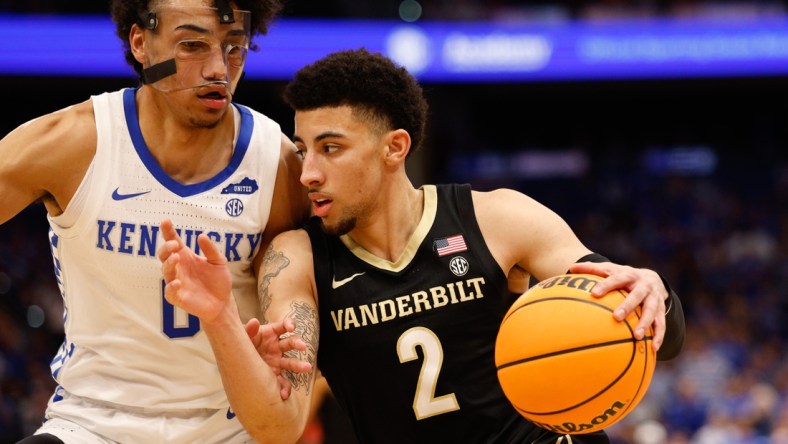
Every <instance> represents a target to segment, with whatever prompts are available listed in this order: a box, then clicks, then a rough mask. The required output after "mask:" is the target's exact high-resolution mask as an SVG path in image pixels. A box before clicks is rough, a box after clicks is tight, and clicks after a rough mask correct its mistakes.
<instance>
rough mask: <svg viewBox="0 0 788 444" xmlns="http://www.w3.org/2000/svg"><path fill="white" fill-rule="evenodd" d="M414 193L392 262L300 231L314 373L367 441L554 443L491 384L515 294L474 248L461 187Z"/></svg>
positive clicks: (475, 237) (342, 240) (316, 232)
mask: <svg viewBox="0 0 788 444" xmlns="http://www.w3.org/2000/svg"><path fill="white" fill-rule="evenodd" d="M423 190H424V213H423V215H422V218H421V221H420V223H419V225H418V227H417V229H416V231H415V233H414V234H413V236H412V238H411V239H410V241H409V243H408V245H407V247H406V248H405V251H404V252H403V254H402V256H401V257H400V258H399V259H398V260H397V261H396V262H393V263H392V262H389V261H386V260H383V259H381V258H379V257H376V256H374V255H372V254H371V253H369V252H368V251H366V250H364V249H363V248H362V247H360V246H359V245H358V244H355V243H354V242H353V241H352V239H350V237H348V236H341V237H336V236H327V235H326V234H324V233H323V232H322V231H321V229H320V226H319V225H320V221H319V219H317V218H313V219H312V220H311V221H310V223H309V224H308V225H307V232H308V233H309V236H310V239H311V243H312V249H313V253H314V264H315V265H314V269H315V281H316V283H317V291H318V305H319V313H320V345H319V350H318V368H320V369H321V371H322V372H323V374H324V375H325V377H326V380H327V381H328V383H329V386H330V387H331V389H332V392H333V393H334V395H335V396H336V398H337V400H338V402H339V404H340V405H341V406H342V407H343V409H344V410H345V411H346V412H347V414H348V416H349V417H350V419H351V422H352V423H353V427H354V429H355V432H356V434H357V437H358V439H359V441H360V442H362V443H365V444H367V443H397V444H401V443H513V442H518V443H519V442H523V443H526V442H527V443H532V442H556V438H557V437H558V435H555V434H553V433H551V432H548V431H546V430H542V429H539V428H537V427H536V426H534V425H533V424H531V423H530V422H528V421H526V420H525V419H524V418H523V417H522V416H520V414H519V413H517V412H516V410H515V409H514V408H513V407H512V405H511V403H510V402H509V401H508V399H507V398H506V397H505V395H504V394H503V391H502V390H501V388H500V385H499V383H498V377H497V373H496V368H495V356H494V353H495V339H496V336H497V333H498V328H499V326H500V323H501V321H502V319H503V316H504V315H505V314H506V311H507V309H508V307H509V306H510V305H511V303H512V302H513V301H514V300H515V298H516V296H517V295H514V294H512V293H511V292H509V290H508V286H507V280H506V276H505V275H504V273H503V271H502V270H501V268H500V267H499V266H498V264H497V262H496V261H495V259H494V258H493V256H492V254H491V253H490V251H489V250H488V248H487V246H486V244H485V242H484V239H483V237H482V234H481V231H480V229H479V226H478V224H477V222H476V216H475V214H474V209H473V202H472V199H471V190H470V187H469V186H468V185H439V186H434V185H426V186H424V187H423ZM501 229H505V227H501ZM575 442H576V441H575Z"/></svg>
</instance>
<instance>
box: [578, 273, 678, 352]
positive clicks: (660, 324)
mask: <svg viewBox="0 0 788 444" xmlns="http://www.w3.org/2000/svg"><path fill="white" fill-rule="evenodd" d="M569 271H570V272H571V273H585V274H594V275H597V276H602V277H604V278H605V279H604V280H603V281H601V282H599V283H598V284H596V285H595V286H594V288H593V290H592V294H593V295H594V296H597V297H601V296H604V295H606V294H607V293H609V292H611V291H613V290H618V289H621V290H625V291H626V292H627V293H628V296H627V297H626V298H625V299H624V302H622V303H621V304H620V305H619V306H618V307H617V308H616V309H615V310H614V311H613V317H614V318H615V319H616V320H618V321H621V320H623V319H625V318H626V317H627V315H628V314H629V313H631V312H632V311H634V310H635V308H637V307H638V306H640V321H639V322H638V324H637V326H635V333H634V334H635V338H637V339H643V337H644V336H645V334H646V330H648V327H649V326H651V325H653V326H654V340H653V342H652V343H653V346H654V350H655V351H656V350H659V348H660V347H661V346H662V342H663V340H664V339H665V300H667V298H668V292H667V290H666V289H665V285H664V284H663V283H662V279H661V278H660V277H659V275H658V274H657V273H656V272H655V271H653V270H649V269H646V268H634V267H630V266H627V265H619V264H614V263H612V262H578V263H575V264H572V266H571V267H569Z"/></svg>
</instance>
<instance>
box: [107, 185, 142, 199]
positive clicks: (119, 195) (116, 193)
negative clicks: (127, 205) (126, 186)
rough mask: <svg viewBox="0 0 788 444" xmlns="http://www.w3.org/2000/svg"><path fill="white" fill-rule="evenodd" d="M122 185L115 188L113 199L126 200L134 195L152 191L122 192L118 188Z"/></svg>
mask: <svg viewBox="0 0 788 444" xmlns="http://www.w3.org/2000/svg"><path fill="white" fill-rule="evenodd" d="M119 189H120V187H118V188H115V191H113V192H112V200H126V199H131V198H132V197H137V196H142V195H143V194H148V193H150V191H143V192H141V193H131V194H120V193H118V190H119Z"/></svg>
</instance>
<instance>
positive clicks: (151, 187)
mask: <svg viewBox="0 0 788 444" xmlns="http://www.w3.org/2000/svg"><path fill="white" fill-rule="evenodd" d="M135 91H136V90H135V89H131V88H130V89H124V90H120V91H116V92H111V93H104V94H101V95H97V96H93V97H92V101H93V107H94V112H95V119H96V127H97V131H98V141H97V147H96V154H95V157H94V159H93V161H92V163H91V165H90V167H89V170H88V173H87V174H86V175H85V178H84V179H83V181H82V183H81V184H80V186H79V188H78V190H77V193H76V195H75V196H74V198H73V199H72V201H71V202H70V204H69V205H68V208H66V210H65V212H64V213H63V214H61V215H59V216H57V217H50V218H49V221H50V241H51V242H50V243H51V250H52V254H53V258H54V263H55V274H56V277H57V281H58V284H59V285H60V290H61V293H62V296H63V300H64V306H65V315H64V322H65V341H64V343H63V345H62V346H61V348H60V350H59V352H58V354H57V356H56V357H55V358H54V360H53V361H52V364H51V367H52V372H53V376H54V377H55V379H56V381H57V382H58V383H59V384H60V385H61V386H62V387H64V388H65V389H66V390H67V391H69V392H70V393H72V394H74V395H77V396H80V397H84V398H89V399H92V400H95V401H99V402H106V403H112V404H119V405H124V406H133V407H146V408H152V409H171V410H176V409H194V408H199V409H226V408H228V407H229V403H228V401H227V398H226V395H225V393H224V390H223V386H222V382H221V379H220V377H219V372H218V369H217V366H216V361H215V358H214V355H213V352H212V351H211V347H210V344H209V343H208V340H207V338H206V335H205V334H204V333H203V332H201V330H200V322H199V320H198V319H197V318H196V317H194V316H191V315H189V314H188V313H186V312H184V311H182V310H180V309H177V308H175V307H174V306H173V305H171V304H170V303H168V302H167V301H166V300H165V299H164V292H163V289H164V281H163V279H162V274H161V263H160V262H159V260H158V259H157V257H156V250H157V249H158V247H159V246H160V245H161V243H162V237H161V234H160V232H159V224H160V222H161V220H162V219H163V218H165V217H167V218H170V219H171V220H172V221H173V224H174V225H175V228H176V229H177V230H178V231H179V233H180V235H181V237H182V238H183V240H184V242H185V243H186V244H187V245H188V246H189V247H190V248H192V249H195V250H196V251H198V252H199V248H198V247H197V242H196V239H197V235H198V234H199V233H207V234H208V236H209V237H210V238H211V239H212V240H213V241H215V242H216V243H217V244H218V245H219V247H220V249H222V250H223V251H224V253H225V256H226V257H227V260H228V261H229V265H230V269H231V272H232V275H233V280H234V284H233V291H234V295H235V297H236V298H237V300H238V303H239V307H240V309H241V313H242V317H243V318H244V319H243V320H244V321H245V320H247V319H248V318H250V317H252V316H257V315H258V309H257V307H258V303H257V290H256V287H257V283H256V278H255V276H254V272H253V270H252V258H253V257H254V255H255V253H256V252H257V251H258V250H259V246H260V245H259V244H260V239H261V233H262V231H263V230H264V228H265V226H266V222H267V220H268V215H269V211H270V207H271V200H272V195H273V188H274V181H275V178H276V171H277V166H278V160H279V153H280V145H281V130H280V128H279V125H278V124H277V123H275V122H274V121H272V120H270V119H269V118H267V117H265V116H263V115H262V114H259V113H257V112H255V111H253V110H251V109H248V108H246V107H243V106H239V105H235V107H234V108H233V112H234V113H235V117H236V118H235V120H236V126H237V131H236V135H237V140H236V143H235V147H234V151H233V155H232V159H231V161H230V163H229V165H227V167H226V168H224V169H223V170H222V171H221V172H219V173H218V174H216V175H215V176H214V177H212V178H210V179H208V180H205V181H203V182H200V183H195V184H189V185H184V184H181V183H179V182H177V181H175V180H173V179H172V178H171V177H170V176H168V175H167V174H166V173H165V172H164V170H162V169H161V167H160V166H159V165H158V164H157V162H156V161H155V159H154V158H153V156H152V154H151V153H150V151H149V150H148V148H147V146H146V145H145V141H144V140H143V137H142V133H141V131H140V127H139V122H138V120H137V111H136V104H135V97H134V96H135ZM239 120H240V124H238V121H239Z"/></svg>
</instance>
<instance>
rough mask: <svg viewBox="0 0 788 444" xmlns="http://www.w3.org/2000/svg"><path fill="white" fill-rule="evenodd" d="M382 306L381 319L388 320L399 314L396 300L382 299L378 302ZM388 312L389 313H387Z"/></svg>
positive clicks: (382, 320)
mask: <svg viewBox="0 0 788 444" xmlns="http://www.w3.org/2000/svg"><path fill="white" fill-rule="evenodd" d="M378 307H379V308H380V321H381V322H386V321H390V320H392V319H394V318H395V317H396V316H397V309H396V307H395V306H394V302H392V301H390V300H388V301H380V303H379V304H378ZM387 312H388V313H387Z"/></svg>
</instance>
